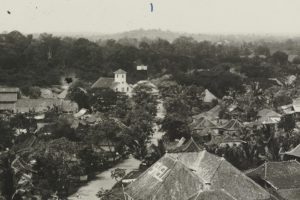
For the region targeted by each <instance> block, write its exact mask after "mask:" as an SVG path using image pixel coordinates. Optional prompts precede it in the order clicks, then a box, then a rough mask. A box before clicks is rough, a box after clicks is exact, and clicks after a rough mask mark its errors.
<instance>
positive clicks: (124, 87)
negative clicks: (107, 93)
mask: <svg viewBox="0 0 300 200" xmlns="http://www.w3.org/2000/svg"><path fill="white" fill-rule="evenodd" d="M114 74H115V77H114V78H107V77H100V78H99V79H98V80H97V81H96V82H95V83H94V84H93V85H92V88H111V89H112V90H114V91H116V92H122V93H126V94H127V95H131V92H132V85H131V84H128V83H127V80H126V75H127V72H126V71H124V70H122V69H118V70H117V71H115V72H114Z"/></svg>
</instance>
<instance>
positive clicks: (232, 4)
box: [0, 0, 300, 34]
mask: <svg viewBox="0 0 300 200" xmlns="http://www.w3.org/2000/svg"><path fill="white" fill-rule="evenodd" d="M150 3H152V4H153V6H154V10H153V12H151V9H150ZM7 11H10V14H8V12H7ZM139 28H143V29H156V28H160V29H162V30H171V31H180V32H191V33H273V34H274V33H275V34H278V33H292V34H299V33H300V0H0V32H2V31H12V30H19V31H21V32H25V33H37V32H98V33H115V32H122V31H128V30H133V29H139Z"/></svg>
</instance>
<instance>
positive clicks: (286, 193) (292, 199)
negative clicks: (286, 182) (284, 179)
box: [277, 188, 300, 200]
mask: <svg viewBox="0 0 300 200" xmlns="http://www.w3.org/2000/svg"><path fill="white" fill-rule="evenodd" d="M277 192H278V194H279V195H280V196H281V197H283V198H284V199H287V200H299V199H300V189H299V188H298V189H282V190H278V191H277Z"/></svg>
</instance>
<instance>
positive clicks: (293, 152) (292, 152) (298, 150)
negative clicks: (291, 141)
mask: <svg viewBox="0 0 300 200" xmlns="http://www.w3.org/2000/svg"><path fill="white" fill-rule="evenodd" d="M285 154H287V155H290V156H295V157H298V158H300V144H299V145H298V146H296V147H295V148H294V149H292V150H290V151H288V152H286V153H285Z"/></svg>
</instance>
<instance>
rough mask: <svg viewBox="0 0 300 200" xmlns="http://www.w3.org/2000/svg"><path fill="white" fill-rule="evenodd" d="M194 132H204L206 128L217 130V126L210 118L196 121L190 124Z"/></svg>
mask: <svg viewBox="0 0 300 200" xmlns="http://www.w3.org/2000/svg"><path fill="white" fill-rule="evenodd" d="M190 127H191V129H192V130H202V129H205V128H217V125H216V124H215V123H213V122H212V121H211V120H209V119H208V118H206V117H204V118H201V119H194V121H193V122H192V123H191V124H190Z"/></svg>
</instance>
